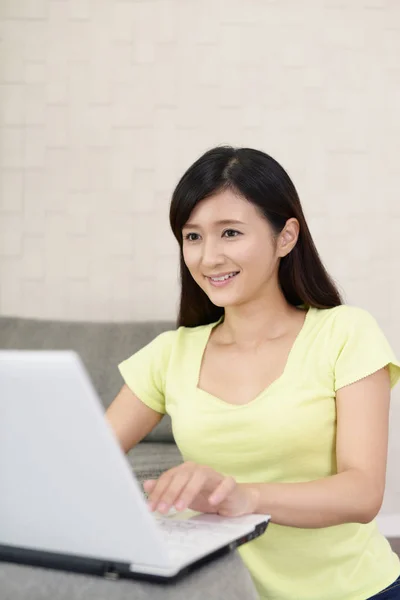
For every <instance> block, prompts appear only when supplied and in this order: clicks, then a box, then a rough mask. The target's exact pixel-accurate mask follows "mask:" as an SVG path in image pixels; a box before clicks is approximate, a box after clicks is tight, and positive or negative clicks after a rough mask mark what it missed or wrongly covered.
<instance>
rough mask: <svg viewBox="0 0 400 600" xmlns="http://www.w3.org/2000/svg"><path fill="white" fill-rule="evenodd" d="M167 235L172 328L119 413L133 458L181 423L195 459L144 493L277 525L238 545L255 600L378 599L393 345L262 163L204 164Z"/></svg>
mask: <svg viewBox="0 0 400 600" xmlns="http://www.w3.org/2000/svg"><path fill="white" fill-rule="evenodd" d="M170 224H171V227H172V230H173V232H174V234H175V237H176V239H177V241H178V243H179V247H180V270H181V299H180V307H179V315H178V323H177V325H178V327H177V329H176V330H173V331H168V332H165V333H163V334H161V335H159V336H158V337H156V338H155V339H154V340H153V341H152V342H151V343H150V344H148V345H147V346H145V347H144V348H142V349H141V350H140V351H139V352H137V353H136V354H134V355H133V356H131V357H130V358H128V359H127V360H125V361H124V362H123V363H121V365H119V368H120V371H121V374H122V376H123V378H124V380H125V382H126V388H124V389H125V391H124V392H123V393H122V395H121V397H120V398H117V399H116V400H115V402H114V403H113V404H112V405H111V408H110V409H109V412H108V417H109V420H110V423H111V425H112V426H113V427H114V430H115V431H116V433H117V435H119V438H120V440H121V445H122V446H123V447H124V449H125V450H128V449H129V448H128V447H127V441H126V440H135V441H138V440H139V438H141V436H142V434H143V432H148V431H149V428H151V426H153V424H155V423H156V422H158V418H159V416H160V415H161V414H163V413H166V412H167V413H168V414H169V415H170V416H171V420H172V427H173V432H174V437H175V441H176V443H177V445H178V447H179V449H180V451H181V454H182V456H183V458H184V461H185V462H184V464H183V465H180V466H178V467H175V468H174V469H170V470H168V471H166V472H165V473H163V474H162V475H161V476H160V477H159V478H158V479H157V480H154V481H149V482H147V483H146V491H147V492H148V493H149V503H150V504H149V505H150V507H151V509H152V510H153V509H155V508H157V509H158V510H160V511H161V512H163V511H167V510H168V509H169V508H170V507H172V506H175V508H176V509H178V510H181V509H184V508H185V507H189V508H192V509H193V510H200V511H203V512H217V513H218V514H220V515H223V516H237V515H243V514H247V513H262V514H271V515H272V521H271V524H270V525H269V527H268V530H267V532H266V533H265V534H264V535H263V536H261V537H260V538H258V539H257V540H254V541H252V542H250V543H248V544H245V545H244V546H242V547H241V549H240V554H241V556H242V558H243V560H244V562H245V564H246V565H247V567H248V569H249V571H250V573H251V575H252V577H253V579H254V582H255V583H256V586H257V588H258V591H259V595H260V598H263V599H267V598H274V599H276V600H293V599H294V598H296V600H321V599H323V600H338V599H339V598H340V599H345V598H346V599H349V600H350V599H351V600H365V599H366V598H370V597H373V596H374V594H378V593H379V592H381V591H382V590H384V589H385V588H387V587H388V586H389V585H390V584H392V583H393V582H394V581H395V580H396V578H397V577H398V576H399V573H400V561H399V558H398V557H397V556H396V555H395V554H394V553H393V552H392V550H391V548H390V546H389V544H388V542H387V541H386V539H385V538H384V537H383V536H382V535H381V534H380V533H379V530H378V528H377V526H376V523H375V520H374V518H375V516H376V514H377V512H378V511H379V508H380V505H381V503H382V498H383V493H384V486H385V469H386V457H387V443H388V418H389V405H390V389H391V387H393V386H394V385H395V384H396V382H397V381H398V380H399V378H400V364H399V363H398V362H397V361H396V359H395V357H394V355H393V352H392V350H391V348H390V346H389V344H388V342H387V340H386V338H385V336H384V334H383V332H382V331H381V329H380V327H379V325H378V323H377V322H376V321H375V319H374V318H373V317H372V316H371V315H370V314H369V313H368V312H367V311H365V310H363V309H362V308H358V307H354V306H346V305H344V304H342V300H341V297H340V294H339V292H338V291H337V289H336V286H335V284H334V282H333V281H332V279H331V278H330V276H329V275H328V273H327V271H326V269H325V267H324V266H323V264H322V261H321V259H320V257H319V255H318V252H317V250H316V248H315V245H314V242H313V240H312V237H311V234H310V231H309V229H308V227H307V223H306V221H305V218H304V214H303V211H302V207H301V204H300V200H299V197H298V195H297V192H296V189H295V187H294V185H293V183H292V181H291V180H290V178H289V176H288V174H287V173H286V171H285V170H284V169H283V168H282V167H281V166H280V165H279V164H278V163H277V162H276V161H275V160H274V159H273V158H271V157H270V156H268V155H267V154H265V153H263V152H261V151H259V150H253V149H250V148H239V149H235V148H231V147H218V148H214V149H213V150H210V151H209V152H206V153H205V154H204V155H203V156H202V157H200V158H199V159H198V160H197V161H196V162H195V163H194V164H193V165H192V166H191V167H190V168H189V169H188V171H187V172H186V173H185V174H184V175H183V177H182V179H181V180H180V181H179V183H178V185H177V187H176V189H175V191H174V193H173V197H172V202H171V208H170ZM127 389H128V390H129V391H127ZM129 393H130V394H131V395H130V396H129ZM141 404H142V405H145V406H146V410H139V407H140V406H141ZM118 432H125V433H124V435H122V433H118ZM143 435H144V434H143ZM321 590H323V591H322V592H321ZM395 591H396V587H394V588H392V590H391V593H392V592H393V593H395ZM321 594H322V595H321ZM378 597H379V598H380V597H382V598H386V597H387V598H389V596H378ZM392 597H393V598H394V597H395V596H390V598H392Z"/></svg>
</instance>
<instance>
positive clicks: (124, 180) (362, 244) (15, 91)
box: [0, 0, 400, 511]
mask: <svg viewBox="0 0 400 600" xmlns="http://www.w3.org/2000/svg"><path fill="white" fill-rule="evenodd" d="M0 15H1V49H0V84H1V85H0V90H1V95H0V124H1V132H0V176H1V183H0V194H1V196H0V314H3V315H21V316H32V317H48V318H59V319H78V320H84V319H93V320H100V321H103V320H114V321H122V320H125V319H129V320H132V319H138V320H142V319H172V318H174V316H175V311H176V302H177V296H178V287H177V247H176V243H175V241H174V239H173V237H172V234H171V233H170V232H169V226H168V205H169V200H170V196H171V193H172V190H173V187H174V185H175V184H176V183H177V180H178V178H179V177H180V176H181V174H182V173H183V171H184V170H185V169H186V168H187V167H188V166H189V165H190V164H191V162H192V161H194V160H195V159H196V158H197V157H198V156H199V155H200V154H201V153H202V152H204V151H205V150H206V149H208V148H210V147H211V146H213V145H216V144H222V143H229V144H233V145H248V146H253V147H256V148H260V149H263V150H265V151H266V152H268V153H270V154H272V155H273V156H274V157H275V158H276V159H277V160H279V161H280V162H281V163H282V164H283V166H284V167H285V168H286V169H287V170H288V171H289V173H290V175H291V176H292V178H293V180H294V182H295V184H296V186H297V188H298V191H299V193H300V197H301V199H302V202H303V206H304V210H305V213H306V216H307V218H308V221H309V224H310V228H311V231H312V233H313V235H314V238H315V241H316V244H317V247H318V248H319V250H320V253H321V256H322V258H323V260H324V261H325V263H326V265H327V267H328V269H329V271H330V272H331V273H332V275H333V276H334V277H335V278H336V280H337V282H338V283H339V285H340V287H341V289H342V290H343V291H344V295H345V299H346V301H347V302H348V303H350V304H356V305H359V306H362V307H364V308H366V309H368V310H370V311H371V312H372V313H373V314H374V316H375V317H376V318H377V319H378V321H379V322H380V324H381V325H382V327H383V328H384V330H385V332H386V334H387V335H388V338H389V339H390V341H391V343H392V345H393V347H394V348H395V350H396V352H397V354H398V355H400V320H399V318H398V314H399V306H400V279H399V277H398V274H399V256H400V235H399V231H400V201H399V190H400V169H399V166H398V160H399V157H398V151H399V134H400V109H399V106H400V2H399V1H398V0H302V1H301V2H299V1H298V0H276V1H274V0H229V1H228V0H226V1H225V2H224V1H223V0H141V1H140V0H139V1H138V0H136V1H135V0H1V2H0ZM394 398H395V399H396V400H397V403H396V406H397V408H396V407H394V409H393V411H394V412H395V417H394V418H395V420H396V421H395V422H397V423H398V424H399V425H400V410H399V408H398V405H399V404H400V402H399V400H400V395H399V392H398V391H396V392H395V394H394ZM396 410H397V412H396ZM392 422H393V421H392ZM397 431H398V427H397ZM395 438H396V431H395V432H394V434H393V435H392V441H391V444H392V446H391V456H394V454H395V453H397V456H398V457H400V441H396V439H395ZM394 462H395V461H394V459H392V463H391V465H390V466H389V468H390V473H391V475H390V477H391V481H392V488H393V482H394V479H395V466H394ZM392 488H391V489H392ZM399 488H400V485H399ZM389 496H390V494H389ZM396 502H397V505H398V507H399V505H400V489H399V490H398V494H397V500H396V498H395V496H394V494H392V495H391V496H390V497H388V499H387V506H388V510H389V511H390V510H392V511H393V509H394V507H395V504H396Z"/></svg>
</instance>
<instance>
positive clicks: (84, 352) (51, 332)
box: [0, 317, 175, 442]
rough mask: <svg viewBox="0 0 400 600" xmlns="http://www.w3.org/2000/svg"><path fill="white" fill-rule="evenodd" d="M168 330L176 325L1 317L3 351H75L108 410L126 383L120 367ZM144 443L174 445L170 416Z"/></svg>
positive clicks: (0, 331) (0, 329) (0, 342)
mask: <svg viewBox="0 0 400 600" xmlns="http://www.w3.org/2000/svg"><path fill="white" fill-rule="evenodd" d="M169 329H175V326H174V324H173V323H170V322H148V323H90V322H64V321H47V320H38V319H24V318H19V317H0V349H4V350H7V349H16V350H75V352H77V353H78V354H79V355H80V356H81V358H82V361H83V363H84V364H85V367H86V369H87V371H88V373H89V375H90V377H91V379H92V382H93V384H94V387H95V389H96V390H97V392H98V394H99V396H100V399H101V401H102V403H103V405H104V407H105V408H107V407H108V406H109V405H110V404H111V402H112V400H113V399H114V398H115V396H116V395H117V393H118V392H119V390H120V389H121V387H122V385H123V383H124V381H123V379H122V377H121V374H120V372H119V370H118V364H119V363H120V362H121V361H122V360H124V359H125V358H128V357H129V356H131V355H132V354H134V353H135V352H137V350H139V349H140V348H142V347H143V346H145V345H146V344H148V343H149V342H150V341H151V340H153V339H154V338H155V337H156V336H157V335H158V334H159V333H162V332H163V331H167V330H169ZM144 441H151V442H173V436H172V429H171V420H170V418H169V416H168V415H165V416H164V417H163V419H162V420H161V422H160V423H159V424H158V425H157V427H156V428H155V429H154V430H153V431H152V432H151V433H149V435H148V436H146V438H145V440H144Z"/></svg>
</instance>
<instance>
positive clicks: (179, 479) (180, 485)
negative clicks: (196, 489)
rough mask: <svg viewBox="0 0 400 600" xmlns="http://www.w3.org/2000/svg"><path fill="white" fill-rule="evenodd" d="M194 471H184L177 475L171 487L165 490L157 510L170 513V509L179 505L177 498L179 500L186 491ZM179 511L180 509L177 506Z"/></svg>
mask: <svg viewBox="0 0 400 600" xmlns="http://www.w3.org/2000/svg"><path fill="white" fill-rule="evenodd" d="M192 473H193V472H192V471H188V470H184V469H182V471H180V472H178V473H176V474H175V475H174V477H173V478H172V480H171V482H170V485H169V486H168V488H166V489H165V491H164V493H163V494H162V496H161V497H160V499H159V504H158V506H156V510H159V511H160V512H168V511H169V509H170V508H171V507H172V506H173V505H175V506H176V504H177V502H176V501H177V498H179V496H180V494H181V493H182V490H184V489H185V488H186V486H187V484H188V482H189V481H190V480H191V477H192ZM176 508H177V509H178V510H179V508H178V507H177V506H176Z"/></svg>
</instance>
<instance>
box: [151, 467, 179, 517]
mask: <svg viewBox="0 0 400 600" xmlns="http://www.w3.org/2000/svg"><path fill="white" fill-rule="evenodd" d="M173 476H174V475H173V474H172V473H170V471H166V472H165V473H163V474H162V475H161V477H159V478H158V479H157V481H156V485H155V486H154V487H153V489H152V490H151V491H150V493H149V496H148V506H149V508H150V510H155V508H156V506H157V505H158V504H159V502H160V499H161V497H162V496H163V494H164V493H165V491H166V490H167V489H168V487H169V485H170V484H171V480H172V478H173Z"/></svg>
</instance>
